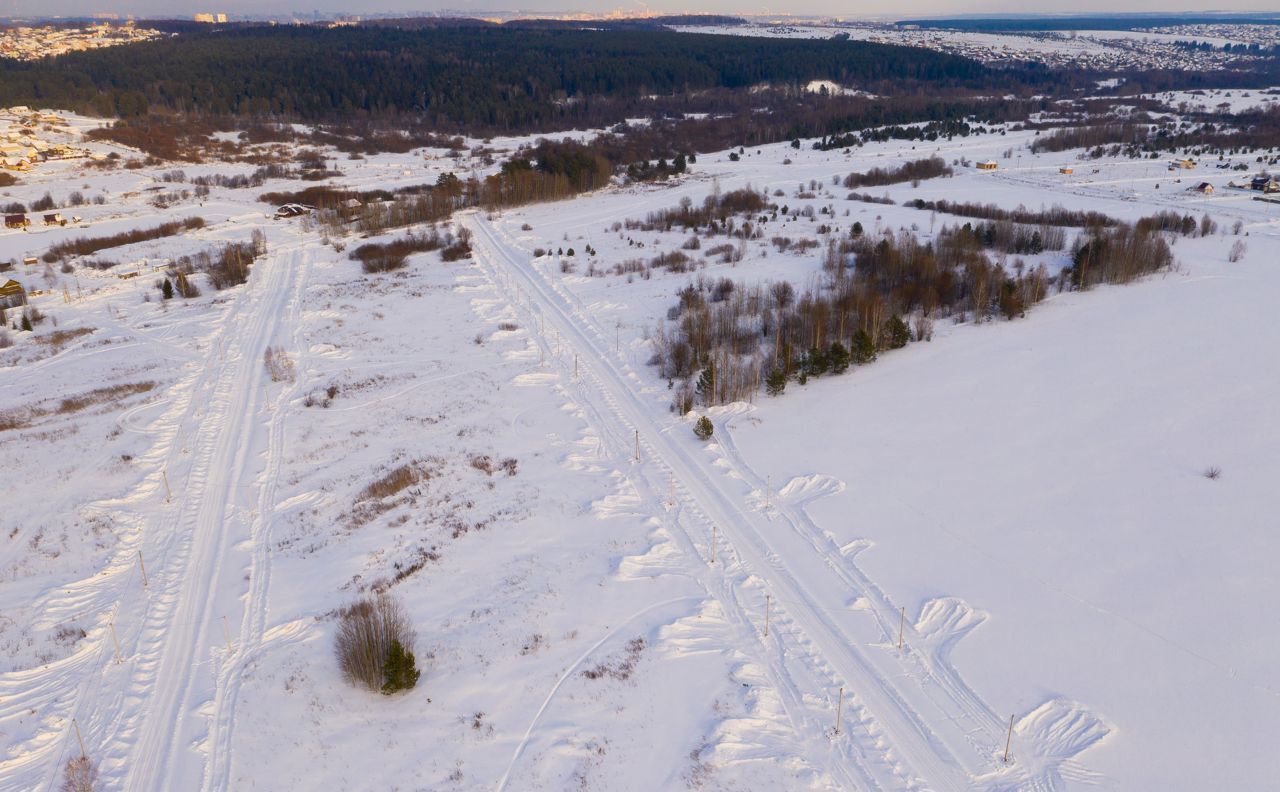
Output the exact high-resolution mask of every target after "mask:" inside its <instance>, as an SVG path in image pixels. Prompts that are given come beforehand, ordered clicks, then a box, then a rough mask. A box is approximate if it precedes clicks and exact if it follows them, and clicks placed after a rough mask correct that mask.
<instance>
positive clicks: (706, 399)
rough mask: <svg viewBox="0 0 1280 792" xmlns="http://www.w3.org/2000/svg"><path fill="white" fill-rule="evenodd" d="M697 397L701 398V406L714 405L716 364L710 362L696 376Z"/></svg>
mask: <svg viewBox="0 0 1280 792" xmlns="http://www.w3.org/2000/svg"><path fill="white" fill-rule="evenodd" d="M698 395H699V396H701V397H702V402H703V404H706V405H708V406H710V405H712V404H714V403H715V398H716V364H715V363H714V362H712V361H710V360H708V361H707V365H706V366H705V367H703V369H702V373H701V374H699V375H698Z"/></svg>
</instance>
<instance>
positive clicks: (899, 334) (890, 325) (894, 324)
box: [884, 316, 911, 349]
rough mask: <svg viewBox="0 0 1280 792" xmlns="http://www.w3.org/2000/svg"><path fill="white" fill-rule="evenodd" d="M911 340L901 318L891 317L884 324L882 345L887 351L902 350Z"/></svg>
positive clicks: (909, 333)
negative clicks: (883, 344)
mask: <svg viewBox="0 0 1280 792" xmlns="http://www.w3.org/2000/svg"><path fill="white" fill-rule="evenodd" d="M910 340H911V330H910V329H909V328H908V327H907V323H906V322H904V321H902V319H901V317H898V316H891V317H889V321H887V322H885V323H884V343H885V347H886V348H888V349H902V348H903V347H904V346H906V345H907V342H908V341H910Z"/></svg>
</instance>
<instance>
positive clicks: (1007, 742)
mask: <svg viewBox="0 0 1280 792" xmlns="http://www.w3.org/2000/svg"><path fill="white" fill-rule="evenodd" d="M1012 744H1013V716H1012V715H1010V716H1009V736H1008V737H1006V738H1005V740H1004V763H1005V764H1009V746H1010V745H1012Z"/></svg>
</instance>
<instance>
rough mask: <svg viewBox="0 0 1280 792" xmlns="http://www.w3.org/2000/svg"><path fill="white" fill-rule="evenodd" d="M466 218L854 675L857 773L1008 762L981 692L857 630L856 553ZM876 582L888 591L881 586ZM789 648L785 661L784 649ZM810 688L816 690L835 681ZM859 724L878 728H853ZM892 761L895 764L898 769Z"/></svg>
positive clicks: (964, 771) (647, 445)
mask: <svg viewBox="0 0 1280 792" xmlns="http://www.w3.org/2000/svg"><path fill="white" fill-rule="evenodd" d="M464 222H465V223H466V224H467V225H468V226H469V227H471V228H472V230H473V231H474V232H475V247H476V254H477V256H478V257H479V258H480V259H481V260H482V261H485V262H486V263H487V265H488V266H489V267H490V268H491V271H492V272H493V274H494V276H495V279H497V280H500V281H504V280H505V281H506V283H505V286H506V288H507V290H508V292H509V293H511V294H512V296H513V300H514V301H517V302H518V301H520V300H521V299H522V298H523V299H527V300H528V301H529V302H530V310H532V311H533V312H534V313H535V314H537V315H538V316H540V317H542V318H544V319H545V325H544V330H543V332H544V333H545V332H546V329H550V330H553V331H554V332H556V333H557V335H558V341H559V342H563V344H565V345H566V346H567V348H568V349H569V350H571V351H572V352H573V353H574V354H576V355H577V356H578V359H579V364H580V365H581V367H582V370H583V374H584V375H585V376H583V377H582V379H583V380H584V381H585V382H588V383H590V384H591V385H592V386H593V387H589V388H584V389H583V390H584V391H585V392H586V393H585V395H586V396H587V398H588V399H590V400H591V401H592V402H594V406H595V412H596V413H598V414H599V416H600V417H601V418H602V419H604V420H605V422H606V424H612V426H608V425H606V427H604V428H607V429H609V430H610V431H609V432H607V433H602V437H603V436H611V437H613V438H614V440H615V442H618V439H617V438H616V435H619V434H622V435H624V438H625V440H627V441H629V440H631V438H630V437H629V435H630V434H631V432H632V431H638V432H639V438H640V442H641V446H642V448H643V458H644V460H645V462H646V463H647V465H651V466H652V467H654V468H658V470H657V471H656V472H657V473H658V474H659V475H658V476H657V477H656V478H657V479H658V480H662V479H664V478H665V476H666V475H667V474H668V472H669V473H670V474H671V475H673V476H674V478H675V480H676V481H677V482H678V486H679V487H680V489H681V490H683V493H684V495H685V496H686V501H687V503H689V505H691V506H693V507H694V509H695V510H696V511H697V512H699V513H700V514H701V515H702V516H703V517H704V518H705V519H706V520H707V521H708V524H714V525H716V526H718V527H719V530H720V532H721V536H722V537H723V539H724V541H725V543H726V545H728V546H729V547H731V552H732V554H733V555H734V556H736V557H737V560H738V561H739V562H740V563H741V564H742V566H743V567H744V568H745V569H746V571H747V572H748V573H749V574H751V575H755V576H757V577H759V578H761V579H763V580H764V581H766V584H767V586H768V588H769V590H771V591H773V592H774V594H775V596H777V597H778V599H779V600H780V601H782V602H783V603H785V605H784V606H783V607H784V608H785V610H786V614H787V616H788V617H789V618H790V619H792V620H793V621H794V622H795V624H796V625H797V627H798V629H799V632H800V633H801V634H802V635H803V636H804V639H805V641H806V642H808V643H809V644H810V646H809V647H807V651H809V652H811V653H812V654H813V656H814V657H815V658H816V660H817V662H818V663H819V664H820V665H822V666H825V667H826V668H827V669H829V675H830V677H831V678H832V680H833V682H835V683H836V684H843V685H844V686H845V687H846V690H847V691H848V693H849V694H850V696H851V699H852V701H851V702H850V703H851V706H852V707H854V708H855V709H856V710H857V711H860V712H861V718H860V721H861V722H859V723H846V728H845V734H843V735H841V737H840V738H838V739H836V740H835V743H834V749H835V750H836V751H838V752H839V753H841V754H842V755H843V757H844V761H845V763H846V764H847V767H846V768H845V769H846V770H848V771H849V774H850V775H864V774H865V773H868V772H874V777H873V780H874V783H875V784H876V785H879V786H884V787H885V788H901V787H904V786H912V787H918V788H931V789H964V788H967V787H969V786H970V784H971V782H972V779H974V778H976V777H979V776H985V775H989V774H990V773H992V772H994V771H996V770H998V768H996V767H995V766H994V765H993V761H994V760H993V757H992V756H990V755H988V754H985V753H984V751H982V750H981V749H980V746H985V745H988V744H990V745H994V744H995V743H996V742H998V737H999V735H998V734H994V733H987V732H988V731H989V730H990V729H989V726H990V725H992V724H990V719H991V716H990V714H989V713H990V709H989V708H987V707H985V706H976V707H975V705H974V699H976V696H974V697H972V698H969V697H954V696H951V695H946V694H944V693H942V692H939V689H938V688H937V687H936V686H935V687H933V688H930V687H928V686H924V685H921V684H920V683H919V680H918V679H917V678H914V677H912V676H911V673H912V670H913V669H912V667H911V666H906V667H904V666H903V665H902V664H899V665H898V667H897V669H896V670H886V666H885V664H884V662H883V661H882V660H881V661H877V659H876V658H874V657H872V656H871V654H872V652H879V653H881V654H882V655H884V654H887V653H886V652H884V651H883V650H882V649H879V648H874V649H871V650H869V648H868V647H867V646H866V642H865V640H860V639H859V638H858V637H857V635H856V633H857V632H858V630H859V627H858V626H857V625H855V622H858V621H859V620H865V614H860V613H858V612H856V611H851V612H849V616H848V617H845V616H844V614H843V613H842V612H841V611H842V610H845V611H847V610H848V609H847V603H848V601H849V600H850V599H851V598H852V597H853V596H856V595H865V594H867V593H868V592H864V591H862V590H860V589H859V588H857V587H856V585H857V581H853V580H851V578H850V576H849V574H848V572H847V569H848V567H847V559H844V558H843V557H841V558H831V557H830V556H829V554H828V553H827V552H826V550H828V548H823V547H821V546H815V544H814V542H813V541H812V537H811V536H809V535H807V532H806V531H804V530H798V529H797V526H801V525H802V524H803V521H804V520H805V519H807V518H802V517H801V516H800V513H799V511H798V510H792V508H791V507H788V506H780V507H779V509H777V510H776V511H777V512H778V513H779V514H783V515H786V516H785V518H784V524H789V529H788V530H781V531H780V530H778V529H779V527H780V526H779V525H778V524H777V523H776V522H775V521H773V520H770V519H768V517H767V516H765V515H764V514H762V513H761V512H759V511H758V510H755V509H751V508H748V507H746V506H745V505H744V504H743V503H742V498H741V494H740V493H737V492H734V491H732V490H731V489H730V488H729V487H727V486H726V485H725V483H724V480H725V477H724V475H723V474H721V473H716V472H710V471H708V470H707V466H706V465H705V463H704V462H703V461H701V460H700V459H698V458H697V457H696V452H695V451H693V450H691V449H690V447H689V445H688V444H681V443H680V442H679V441H677V440H675V439H674V438H673V437H672V436H671V435H670V434H669V433H668V432H667V431H666V429H668V428H670V421H669V420H663V412H661V411H659V410H658V409H657V408H656V405H655V404H651V403H646V401H647V400H646V398H645V397H642V396H641V395H640V393H638V386H639V384H640V382H641V377H640V376H639V375H638V374H637V373H635V372H634V371H630V370H628V369H629V366H628V364H626V363H625V362H623V361H621V360H619V359H617V358H616V356H615V355H613V354H612V353H611V352H610V350H611V349H612V347H613V344H612V342H611V339H609V338H607V337H606V334H604V333H602V332H601V331H600V330H599V328H598V327H595V326H594V322H593V320H592V319H591V318H590V316H589V314H588V312H586V311H585V310H584V309H581V308H579V307H577V306H575V304H574V301H573V300H571V299H569V298H568V297H566V296H565V295H564V294H562V293H560V292H558V291H557V289H556V288H555V287H554V285H553V284H551V283H549V282H548V281H547V280H546V279H545V278H544V277H543V276H542V275H541V274H540V273H539V272H538V271H537V270H536V269H535V268H533V267H532V265H531V263H530V260H529V257H528V255H527V254H525V253H524V252H523V251H521V250H520V249H519V248H518V246H517V245H515V244H514V243H513V242H511V241H509V240H507V239H504V238H503V237H502V234H501V232H500V231H498V230H496V229H495V228H493V226H492V225H490V224H489V223H488V222H487V221H486V220H485V219H484V218H482V217H480V216H479V215H476V214H471V215H469V216H468V217H467V218H466V219H465V220H464ZM558 345H559V343H557V346H558ZM590 391H594V393H591V392H590ZM647 465H646V466H647ZM722 552H726V553H727V552H729V551H728V550H727V549H726V548H722ZM851 587H852V589H851ZM870 594H871V595H872V596H877V597H883V593H882V592H877V591H872V592H870ZM799 651H806V649H805V648H804V647H802V648H801V649H800V650H799ZM782 659H783V660H784V662H783V666H785V656H784V657H783V658H782ZM773 672H774V673H775V675H777V676H780V677H786V676H787V675H788V671H787V669H786V668H785V667H776V666H775V667H774V668H773ZM806 692H807V693H808V694H809V695H810V696H813V695H821V694H822V693H825V692H827V691H806ZM957 716H959V717H958V718H957ZM857 731H861V732H863V733H864V734H865V736H870V738H871V739H864V734H851V732H857ZM876 765H880V766H879V767H877V766H876ZM885 768H890V770H889V771H887V772H889V774H888V775H886V774H885V773H886V770H885ZM863 780H864V782H865V781H866V780H868V779H865V778H864V779H863Z"/></svg>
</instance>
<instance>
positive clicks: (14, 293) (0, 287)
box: [0, 278, 27, 308]
mask: <svg viewBox="0 0 1280 792" xmlns="http://www.w3.org/2000/svg"><path fill="white" fill-rule="evenodd" d="M26 302H27V292H26V290H25V289H23V288H22V284H21V283H18V282H17V281H16V280H14V279H13V278H10V279H8V280H7V281H5V282H4V283H3V284H0V307H4V308H14V307H17V306H19V305H25V304H26Z"/></svg>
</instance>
